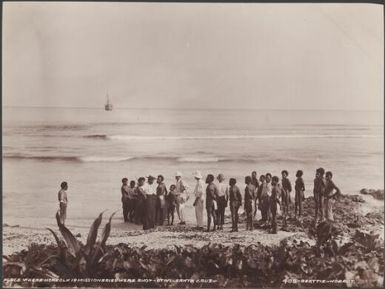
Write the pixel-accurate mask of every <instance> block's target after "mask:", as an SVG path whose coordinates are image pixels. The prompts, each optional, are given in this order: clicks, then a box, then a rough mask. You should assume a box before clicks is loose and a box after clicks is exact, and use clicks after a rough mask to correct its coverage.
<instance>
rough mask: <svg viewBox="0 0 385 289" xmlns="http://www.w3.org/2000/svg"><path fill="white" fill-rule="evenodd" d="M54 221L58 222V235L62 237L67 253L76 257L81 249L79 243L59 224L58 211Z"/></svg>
mask: <svg viewBox="0 0 385 289" xmlns="http://www.w3.org/2000/svg"><path fill="white" fill-rule="evenodd" d="M56 220H57V222H58V226H59V230H60V233H61V234H62V235H63V238H64V240H65V242H66V244H67V248H68V252H69V253H70V254H71V255H72V256H74V257H76V256H77V255H78V253H79V251H80V249H81V246H80V243H79V241H78V240H76V238H75V237H74V235H72V233H71V231H70V230H68V228H67V227H66V226H64V224H62V223H61V222H60V215H59V211H58V212H57V213H56Z"/></svg>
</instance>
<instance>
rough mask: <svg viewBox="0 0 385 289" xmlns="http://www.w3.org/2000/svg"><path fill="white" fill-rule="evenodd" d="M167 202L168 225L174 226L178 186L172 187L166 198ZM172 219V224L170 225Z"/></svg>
mask: <svg viewBox="0 0 385 289" xmlns="http://www.w3.org/2000/svg"><path fill="white" fill-rule="evenodd" d="M166 201H167V225H169V226H170V225H171V226H172V225H174V213H175V206H176V186H175V185H171V186H170V191H169V193H168V194H167V196H166ZM170 218H171V223H170Z"/></svg>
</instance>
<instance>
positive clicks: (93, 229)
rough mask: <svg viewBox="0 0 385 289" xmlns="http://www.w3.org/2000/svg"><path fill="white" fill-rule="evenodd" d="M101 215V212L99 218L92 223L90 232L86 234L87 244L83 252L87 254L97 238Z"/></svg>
mask: <svg viewBox="0 0 385 289" xmlns="http://www.w3.org/2000/svg"><path fill="white" fill-rule="evenodd" d="M103 213H104V212H101V213H100V215H99V217H97V218H96V219H95V220H94V222H93V223H92V225H91V227H90V232H89V233H88V237H87V244H86V247H85V252H86V254H88V253H89V252H90V250H91V248H92V247H93V246H94V245H95V241H96V238H97V236H98V229H99V226H100V224H101V223H102V218H103Z"/></svg>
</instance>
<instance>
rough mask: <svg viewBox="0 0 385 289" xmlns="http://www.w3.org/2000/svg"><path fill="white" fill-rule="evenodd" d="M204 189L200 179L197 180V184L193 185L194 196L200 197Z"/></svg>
mask: <svg viewBox="0 0 385 289" xmlns="http://www.w3.org/2000/svg"><path fill="white" fill-rule="evenodd" d="M203 191H204V183H203V181H202V180H201V179H199V180H198V181H197V184H196V185H195V189H194V194H195V197H196V198H202V196H203Z"/></svg>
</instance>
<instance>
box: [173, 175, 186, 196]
mask: <svg viewBox="0 0 385 289" xmlns="http://www.w3.org/2000/svg"><path fill="white" fill-rule="evenodd" d="M175 186H176V189H175V192H176V194H177V195H179V194H181V193H183V192H186V191H187V189H188V186H187V185H186V184H185V182H184V181H183V180H182V179H179V181H177V182H176V183H175Z"/></svg>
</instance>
